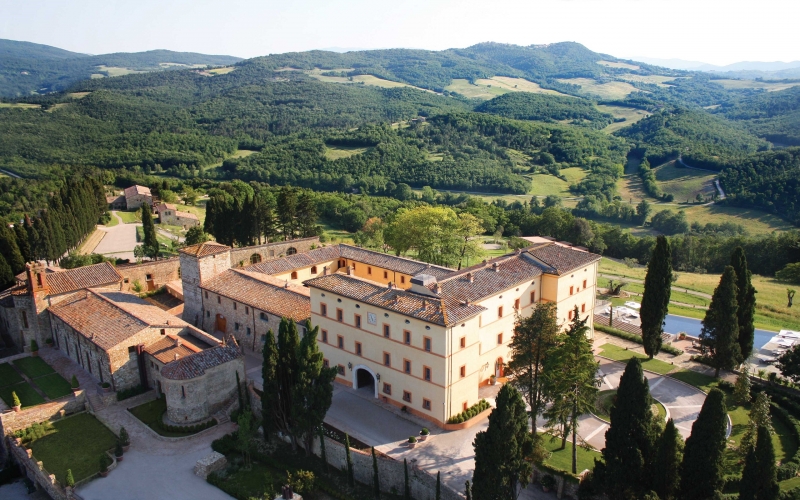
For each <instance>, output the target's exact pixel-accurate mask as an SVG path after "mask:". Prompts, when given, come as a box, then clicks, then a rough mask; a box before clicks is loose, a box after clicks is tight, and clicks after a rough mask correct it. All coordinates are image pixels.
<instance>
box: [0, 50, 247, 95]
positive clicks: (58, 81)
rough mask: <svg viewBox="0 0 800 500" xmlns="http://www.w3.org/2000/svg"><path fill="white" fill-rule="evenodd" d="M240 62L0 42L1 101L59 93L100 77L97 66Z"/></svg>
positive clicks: (226, 58) (161, 52)
mask: <svg viewBox="0 0 800 500" xmlns="http://www.w3.org/2000/svg"><path fill="white" fill-rule="evenodd" d="M241 60H242V59H241V58H239V57H233V56H226V55H208V54H198V53H194V52H173V51H169V50H150V51H146V52H132V53H125V52H118V53H114V54H103V55H89V54H80V53H77V52H70V51H68V50H64V49H59V48H57V47H51V46H49V45H42V44H38V43H31V42H20V41H16V40H2V39H0V97H19V96H25V95H30V94H32V93H40V94H44V93H49V92H57V91H61V90H64V89H66V88H68V87H69V86H70V85H72V84H74V83H75V82H77V81H80V80H85V79H87V78H91V77H92V75H97V74H103V69H99V68H98V67H100V66H106V67H115V68H127V69H129V70H133V71H161V70H168V69H173V67H172V66H161V65H162V64H164V63H169V64H172V65H182V66H191V65H204V66H205V65H211V66H224V65H229V64H234V63H236V62H238V61H241ZM178 67H181V66H178Z"/></svg>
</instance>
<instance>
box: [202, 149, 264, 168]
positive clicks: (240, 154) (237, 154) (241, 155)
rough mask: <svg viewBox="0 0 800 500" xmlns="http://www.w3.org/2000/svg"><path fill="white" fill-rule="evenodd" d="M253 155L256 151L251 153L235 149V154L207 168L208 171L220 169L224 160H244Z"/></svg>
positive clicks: (247, 150)
mask: <svg viewBox="0 0 800 500" xmlns="http://www.w3.org/2000/svg"><path fill="white" fill-rule="evenodd" d="M253 153H258V151H251V150H249V149H237V150H236V152H235V153H233V154H232V155H230V156H229V157H228V158H225V159H223V160H220V161H218V162H217V163H215V164H213V165H210V166H209V167H208V169H209V170H214V169H217V168H219V167H221V166H222V164H223V163H224V162H225V160H227V159H229V158H245V157H247V156H250V155H251V154H253Z"/></svg>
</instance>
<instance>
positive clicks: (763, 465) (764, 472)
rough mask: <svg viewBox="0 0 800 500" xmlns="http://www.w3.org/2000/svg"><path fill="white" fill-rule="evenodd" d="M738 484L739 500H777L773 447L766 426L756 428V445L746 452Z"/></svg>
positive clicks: (778, 493)
mask: <svg viewBox="0 0 800 500" xmlns="http://www.w3.org/2000/svg"><path fill="white" fill-rule="evenodd" d="M739 484H740V486H739V500H778V498H779V496H780V491H781V488H780V486H778V471H777V469H776V468H775V449H774V448H773V446H772V436H771V435H770V432H769V430H767V428H766V427H759V428H758V439H757V440H756V447H755V449H753V450H750V452H749V453H748V454H747V458H746V459H745V462H744V471H743V472H742V480H741V481H740V482H739Z"/></svg>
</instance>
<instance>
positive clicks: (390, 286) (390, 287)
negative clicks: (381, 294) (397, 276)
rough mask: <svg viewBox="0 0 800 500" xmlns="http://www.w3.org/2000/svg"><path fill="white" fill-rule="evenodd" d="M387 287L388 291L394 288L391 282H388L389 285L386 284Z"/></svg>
mask: <svg viewBox="0 0 800 500" xmlns="http://www.w3.org/2000/svg"><path fill="white" fill-rule="evenodd" d="M388 287H389V290H391V289H392V288H394V285H392V282H391V281H390V282H389V284H388Z"/></svg>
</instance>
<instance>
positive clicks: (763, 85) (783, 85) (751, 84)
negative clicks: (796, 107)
mask: <svg viewBox="0 0 800 500" xmlns="http://www.w3.org/2000/svg"><path fill="white" fill-rule="evenodd" d="M711 81H712V82H713V83H718V84H720V85H722V86H723V87H725V88H726V89H764V90H766V91H768V92H775V91H777V90H786V89H788V88H792V87H796V86H797V85H800V82H793V83H788V82H758V81H755V80H728V79H722V80H711Z"/></svg>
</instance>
